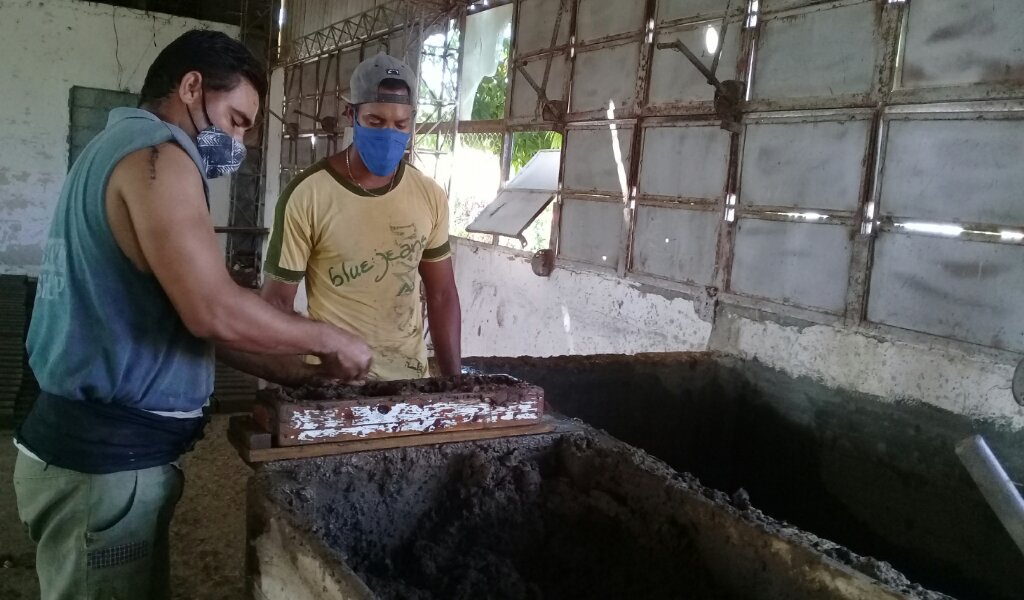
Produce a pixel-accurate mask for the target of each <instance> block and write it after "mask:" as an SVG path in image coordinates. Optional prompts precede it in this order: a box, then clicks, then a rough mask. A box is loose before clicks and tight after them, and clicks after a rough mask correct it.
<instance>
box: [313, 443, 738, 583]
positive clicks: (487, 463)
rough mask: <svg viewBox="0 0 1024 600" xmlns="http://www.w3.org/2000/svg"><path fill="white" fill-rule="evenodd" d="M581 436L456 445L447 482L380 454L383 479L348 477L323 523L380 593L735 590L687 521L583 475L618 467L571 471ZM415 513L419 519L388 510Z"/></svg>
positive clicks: (325, 536)
mask: <svg viewBox="0 0 1024 600" xmlns="http://www.w3.org/2000/svg"><path fill="white" fill-rule="evenodd" d="M580 444H582V445H583V446H585V445H586V440H585V439H583V440H580V439H577V440H575V441H569V440H565V441H564V442H563V443H560V444H559V445H558V446H560V447H558V446H556V448H557V451H555V452H551V453H547V454H541V455H538V454H537V453H531V452H530V451H529V449H523V448H516V447H514V445H511V444H510V445H507V446H502V445H498V447H494V446H490V447H480V448H477V449H474V450H472V451H471V452H468V453H464V454H462V455H459V456H457V457H455V459H454V460H452V461H451V462H450V463H449V465H448V467H447V469H446V470H447V472H446V473H445V475H444V481H443V485H439V486H435V485H433V484H431V483H430V482H428V481H425V480H421V479H419V478H418V477H417V475H416V474H413V473H412V471H414V470H415V469H416V467H417V465H414V464H408V463H407V464H405V465H404V468H405V469H407V471H406V472H407V473H410V476H409V478H408V480H407V481H406V482H403V483H402V484H401V487H400V485H398V484H396V483H395V482H394V481H393V480H390V481H389V479H390V477H389V475H388V474H389V473H392V472H393V471H392V470H393V469H395V468H400V467H399V465H397V464H390V463H391V461H390V460H389V459H388V458H384V457H382V458H384V460H381V461H380V463H381V464H378V465H376V466H377V468H378V470H377V471H376V473H377V474H378V475H382V477H381V479H379V480H378V481H376V482H371V481H357V480H352V479H348V480H347V481H345V482H344V484H343V487H344V496H345V500H341V498H339V500H340V501H341V502H343V504H342V505H340V506H338V505H335V506H331V505H330V503H323V504H322V509H323V510H324V511H326V512H327V513H329V514H323V515H322V517H321V518H320V519H318V520H319V521H320V522H321V523H322V524H323V525H324V528H323V529H321V531H320V534H321V535H322V536H323V539H325V541H327V543H328V544H329V545H331V546H333V547H335V549H337V550H340V551H341V552H342V554H344V555H345V558H346V561H347V562H348V564H349V565H350V566H351V567H352V568H353V569H354V570H355V571H356V572H357V573H358V574H359V576H360V577H361V578H362V579H363V581H365V582H366V583H367V585H368V586H369V587H370V589H372V590H373V591H374V593H376V594H377V595H378V596H379V597H380V598H381V599H382V600H391V599H394V600H398V599H403V600H434V599H436V600H442V599H443V600H469V599H473V600H477V599H482V598H491V599H502V600H505V599H507V600H526V599H542V598H592V599H594V598H596V599H600V598H645V599H658V598H692V599H694V600H705V599H708V600H710V599H720V598H721V599H725V598H731V596H728V595H726V594H725V593H724V592H722V591H720V590H716V589H715V587H714V586H713V585H712V583H711V581H710V577H709V576H708V575H707V573H706V571H705V570H704V569H703V568H702V567H701V565H700V564H699V561H698V560H696V557H695V553H694V551H693V550H692V549H691V548H690V545H691V544H690V541H689V539H690V535H689V534H688V532H687V531H685V530H684V529H683V527H682V526H681V525H679V524H678V523H674V522H669V521H668V520H666V519H663V518H657V517H653V516H651V515H650V514H649V513H647V511H644V510H641V509H639V507H631V506H630V505H629V503H628V501H627V500H625V499H624V498H616V497H613V496H611V495H609V494H608V493H606V492H601V491H598V490H594V489H587V487H588V486H586V485H585V484H583V482H584V481H588V480H591V479H592V478H593V477H598V478H600V477H602V476H605V475H607V476H612V477H614V476H615V475H614V474H612V473H608V474H602V473H572V472H570V471H571V469H572V465H573V463H574V461H572V460H566V459H568V458H571V456H570V455H572V454H576V453H579V452H585V451H586V450H585V448H584V447H582V446H579V445H580ZM402 462H407V461H402ZM577 466H578V464H577ZM427 470H429V469H427ZM360 472H363V473H365V472H366V471H361V470H352V471H348V470H346V472H345V473H344V474H343V475H342V476H341V479H346V478H347V477H348V476H351V475H357V474H358V473H360ZM581 484H583V485H581ZM316 493H318V494H319V492H316ZM655 493H657V492H655ZM400 496H404V498H402V499H401V500H398V499H397V497H400ZM367 511H369V512H372V513H376V516H375V517H371V516H370V515H368V514H367ZM412 513H415V514H418V518H417V520H416V522H415V524H404V525H403V524H402V523H396V522H382V521H388V520H391V521H400V520H401V519H402V515H408V514H412ZM368 517H369V518H368ZM324 519H326V520H327V522H325V520H324Z"/></svg>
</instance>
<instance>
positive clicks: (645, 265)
mask: <svg viewBox="0 0 1024 600" xmlns="http://www.w3.org/2000/svg"><path fill="white" fill-rule="evenodd" d="M635 219H636V230H635V234H634V241H633V270H634V271H637V272H640V273H646V274H648V275H655V276H658V277H665V278H666V279H671V280H674V281H683V282H689V283H696V284H698V285H705V284H708V283H711V277H712V274H713V273H714V269H715V251H716V248H717V241H718V224H719V223H721V222H722V219H721V213H720V212H719V211H713V212H709V211H694V210H684V209H680V208H665V207H660V206H644V205H641V206H638V207H637V212H636V217H635Z"/></svg>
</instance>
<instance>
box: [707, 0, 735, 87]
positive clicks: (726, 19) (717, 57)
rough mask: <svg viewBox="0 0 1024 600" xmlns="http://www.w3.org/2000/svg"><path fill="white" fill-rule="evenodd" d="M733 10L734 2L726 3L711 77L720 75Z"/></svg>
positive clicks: (728, 0) (727, 1)
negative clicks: (730, 15) (719, 66)
mask: <svg viewBox="0 0 1024 600" xmlns="http://www.w3.org/2000/svg"><path fill="white" fill-rule="evenodd" d="M730 8H732V0H726V2H725V16H724V17H722V31H721V32H720V33H719V34H718V48H716V49H715V57H714V58H713V59H711V68H710V69H709V70H710V71H711V76H712V77H714V76H715V74H716V73H718V61H719V60H720V59H721V58H722V49H723V48H725V34H726V32H728V31H729V9H730Z"/></svg>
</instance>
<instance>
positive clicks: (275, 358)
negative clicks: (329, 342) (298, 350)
mask: <svg viewBox="0 0 1024 600" xmlns="http://www.w3.org/2000/svg"><path fill="white" fill-rule="evenodd" d="M217 360H219V361H220V362H222V363H224V364H226V365H228V366H229V367H232V368H234V369H238V370H239V371H242V372H243V373H248V374H249V375H253V376H254V377H259V378H260V379H266V380H267V381H270V382H271V383H277V384H280V385H287V386H291V387H294V386H299V385H302V384H303V383H306V382H307V381H309V380H311V379H314V378H316V377H319V376H320V371H319V365H311V364H308V363H307V362H306V361H305V360H303V357H302V356H300V355H269V354H253V353H252V352H242V351H241V350H232V349H230V348H225V347H223V346H217Z"/></svg>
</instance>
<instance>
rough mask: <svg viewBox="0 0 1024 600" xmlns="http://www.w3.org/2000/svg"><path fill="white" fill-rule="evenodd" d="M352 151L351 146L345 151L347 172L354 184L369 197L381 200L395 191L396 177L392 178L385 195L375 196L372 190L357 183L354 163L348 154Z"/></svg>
mask: <svg viewBox="0 0 1024 600" xmlns="http://www.w3.org/2000/svg"><path fill="white" fill-rule="evenodd" d="M351 149H352V147H351V146H349V147H348V148H346V149H345V170H346V171H348V178H349V179H351V180H352V183H354V184H356V185H358V186H359V189H361V190H363V191H364V192H366V193H367V194H369V195H371V196H373V197H375V198H380V197H381V196H384V195H387V194H388V193H390V192H391V190H393V189H395V176H394V175H392V176H391V183H390V184H389V185H388V189H387V190H385V191H384V193H383V194H374V193H373V192H371V191H370V190H368V189H366V188H364V187H363V184H361V183H359V182H358V181H356V178H355V175H353V174H352V161H351V159H349V157H348V153H349V151H350V150H351Z"/></svg>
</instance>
